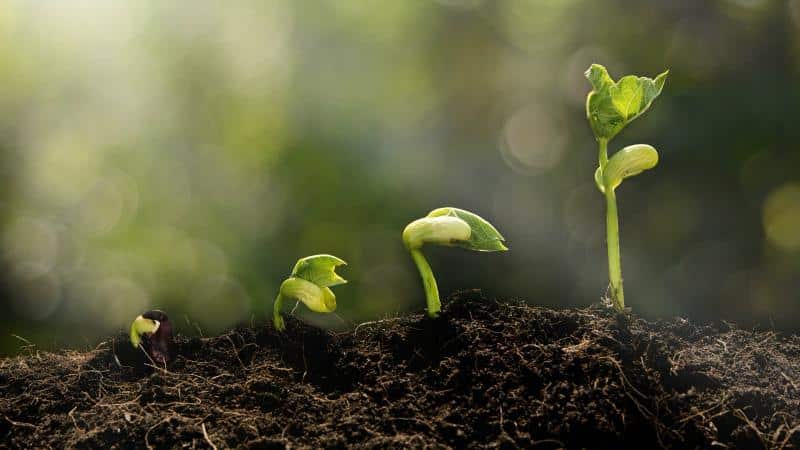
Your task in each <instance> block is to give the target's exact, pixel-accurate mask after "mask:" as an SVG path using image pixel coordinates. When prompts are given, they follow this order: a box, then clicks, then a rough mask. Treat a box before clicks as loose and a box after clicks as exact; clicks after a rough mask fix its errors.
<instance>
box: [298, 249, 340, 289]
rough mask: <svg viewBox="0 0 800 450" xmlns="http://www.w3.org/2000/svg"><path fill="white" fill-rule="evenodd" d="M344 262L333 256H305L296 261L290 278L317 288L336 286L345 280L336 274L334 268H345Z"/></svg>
mask: <svg viewBox="0 0 800 450" xmlns="http://www.w3.org/2000/svg"><path fill="white" fill-rule="evenodd" d="M346 265H347V263H346V262H344V260H342V259H340V258H337V257H335V256H333V255H314V256H307V257H305V258H302V259H300V260H299V261H297V264H295V266H294V270H292V276H293V277H296V278H301V279H303V280H306V281H310V282H311V283H314V284H316V285H317V286H319V287H328V286H338V285H340V284H345V283H347V280H345V279H344V278H342V277H340V276H339V275H338V274H337V273H336V268H337V267H339V266H346Z"/></svg>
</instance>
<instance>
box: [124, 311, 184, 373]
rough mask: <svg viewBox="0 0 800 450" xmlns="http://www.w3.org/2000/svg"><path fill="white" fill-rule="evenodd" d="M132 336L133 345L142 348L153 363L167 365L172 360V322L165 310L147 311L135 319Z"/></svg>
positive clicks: (132, 324) (132, 325)
mask: <svg viewBox="0 0 800 450" xmlns="http://www.w3.org/2000/svg"><path fill="white" fill-rule="evenodd" d="M130 338H131V345H133V347H134V348H141V349H142V350H143V351H144V352H145V353H146V354H147V356H148V357H149V358H150V359H151V360H152V362H153V363H155V364H157V365H160V366H165V365H166V364H168V363H169V362H170V361H172V358H173V354H174V352H173V346H174V342H173V337H172V324H171V323H170V321H169V317H167V315H166V313H164V312H163V311H159V310H153V311H147V312H146V313H144V314H142V315H140V316H139V317H137V318H136V319H134V321H133V323H131V334H130Z"/></svg>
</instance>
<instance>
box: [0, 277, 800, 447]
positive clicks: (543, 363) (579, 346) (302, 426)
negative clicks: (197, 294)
mask: <svg viewBox="0 0 800 450" xmlns="http://www.w3.org/2000/svg"><path fill="white" fill-rule="evenodd" d="M287 319H288V320H287V331H286V332H285V333H282V334H279V333H276V332H275V330H274V329H272V328H271V327H270V326H264V327H261V328H239V329H236V330H232V331H230V332H228V333H226V334H224V335H222V336H219V337H214V338H206V339H201V338H184V337H178V341H177V352H178V353H177V357H176V358H175V360H174V361H173V362H172V363H171V364H170V365H169V366H168V367H167V368H166V369H165V368H154V367H152V366H147V365H146V364H145V361H144V360H143V358H142V355H141V354H140V353H137V352H134V351H133V350H132V347H131V346H130V344H129V343H128V342H127V339H126V338H125V336H124V335H120V336H117V337H115V338H110V339H108V340H107V341H106V342H104V343H102V344H101V345H100V346H98V348H96V349H95V350H93V351H90V352H75V351H64V352H61V353H47V352H38V351H35V350H27V351H26V352H23V353H24V354H22V355H20V356H18V357H14V358H8V359H5V360H2V361H0V447H4V448H25V449H32V448H218V449H221V448H259V449H281V448H331V449H334V448H335V449H344V448H508V449H513V448H540V449H552V448H615V449H619V448H639V449H650V448H659V447H663V448H741V449H767V448H769V449H789V448H795V449H800V338H799V337H798V336H782V335H781V334H780V333H777V332H773V331H748V330H742V329H738V328H736V327H735V326H732V325H729V324H727V323H723V322H721V323H716V324H707V325H696V324H692V323H690V322H688V321H686V320H682V319H674V320H668V321H658V322H648V321H645V320H643V319H641V318H638V317H637V316H635V315H632V314H628V315H618V314H615V313H613V312H612V311H609V310H608V309H606V308H604V307H601V306H595V307H591V308H586V309H579V310H563V311H556V310H551V309H545V308H537V307H533V306H529V305H526V304H524V303H521V302H497V301H494V300H489V299H486V298H484V297H483V296H482V295H481V294H480V292H478V291H466V292H460V293H458V294H455V295H453V296H451V298H450V299H449V300H448V301H446V302H445V305H444V310H443V311H442V314H441V316H440V317H439V318H438V319H428V318H427V317H425V316H424V315H423V314H416V315H410V316H404V317H398V318H391V319H386V320H381V321H376V322H371V323H365V324H361V325H359V326H358V327H357V328H355V329H354V330H353V331H351V332H347V333H331V332H327V331H323V330H319V329H315V328H312V327H310V326H307V325H304V324H303V323H301V322H299V321H297V320H294V319H292V318H291V317H288V318H287Z"/></svg>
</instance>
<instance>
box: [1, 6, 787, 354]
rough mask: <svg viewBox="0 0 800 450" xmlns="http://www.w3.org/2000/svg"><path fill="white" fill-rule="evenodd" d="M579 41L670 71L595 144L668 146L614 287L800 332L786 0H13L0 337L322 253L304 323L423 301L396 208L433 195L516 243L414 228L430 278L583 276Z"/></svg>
mask: <svg viewBox="0 0 800 450" xmlns="http://www.w3.org/2000/svg"><path fill="white" fill-rule="evenodd" d="M598 17H603V20H597V18H598ZM593 62H600V63H603V64H604V65H605V66H606V67H608V68H609V70H610V71H611V73H612V74H623V73H650V74H655V73H658V72H660V71H661V70H663V69H664V68H666V67H669V68H670V79H669V90H668V91H667V92H666V93H665V94H663V95H662V96H661V98H659V100H658V101H659V103H660V104H659V107H658V108H656V109H654V110H653V111H650V112H648V120H647V121H636V122H633V123H632V124H630V125H629V126H628V129H627V130H626V133H625V134H624V135H623V136H621V137H618V138H617V139H616V140H615V145H616V146H619V147H617V148H620V147H623V146H625V145H628V144H633V143H636V142H639V141H641V140H642V138H643V137H645V136H646V138H647V142H649V143H651V144H653V145H654V146H655V147H656V148H658V149H659V152H660V154H661V161H660V163H659V170H658V171H653V173H652V174H651V175H650V176H648V177H641V178H633V179H629V180H627V181H626V184H627V183H635V184H637V185H638V187H637V188H635V189H623V190H621V192H619V196H620V202H621V203H622V204H624V205H625V207H624V208H625V209H624V211H625V212H624V214H623V217H622V222H621V228H622V231H621V233H622V237H623V241H622V246H623V249H622V254H623V255H624V259H625V261H624V265H625V274H626V276H627V282H626V287H627V291H628V292H627V294H628V295H627V297H628V299H627V302H628V304H629V305H630V306H632V307H633V308H634V309H635V311H637V312H638V313H641V314H645V315H650V316H655V315H673V314H681V315H687V316H692V317H695V318H698V319H701V320H702V319H707V318H725V319H730V320H739V321H742V322H745V323H750V322H751V321H757V322H760V323H762V324H766V325H769V324H770V323H771V322H770V321H771V320H772V321H774V323H775V325H776V326H779V327H790V328H798V325H797V324H798V323H799V321H800V303H799V302H798V301H797V294H796V293H797V292H798V291H800V290H798V287H800V286H798V283H800V276H798V275H799V274H800V245H798V244H797V242H798V238H797V235H796V233H797V232H796V230H800V213H798V210H800V200H798V198H800V196H798V194H797V192H798V187H797V186H798V183H799V181H798V180H799V179H800V151H798V149H797V148H796V146H797V145H798V144H797V143H798V142H800V127H797V126H796V124H795V122H796V117H797V110H798V107H799V106H800V84H799V83H798V82H797V80H798V79H800V78H799V77H800V73H799V71H798V62H800V1H798V0H788V1H784V0H777V1H766V0H747V1H744V0H717V1H706V2H698V1H696V0H660V1H655V0H654V1H647V2H642V1H634V0H598V1H594V2H585V1H577V0H560V1H551V0H496V1H488V0H438V1H434V0H413V1H387V2H374V1H373V2H369V1H366V2H365V1H356V0H313V1H312V0H296V1H295V0H293V1H289V0H280V1H279V0H271V1H250V2H235V3H231V2H211V1H197V2H192V3H191V4H188V3H186V2H157V1H153V0H136V1H134V0H120V1H114V2H107V1H100V0H78V1H48V2H36V1H28V0H7V1H5V2H3V5H2V6H1V7H0V175H2V180H3V181H2V184H0V224H1V225H0V230H1V231H0V252H1V253H2V267H3V271H2V275H0V282H1V283H2V288H1V291H2V299H1V300H0V308H1V309H2V315H1V317H2V318H0V349H2V351H4V352H13V351H16V349H17V348H19V346H20V345H22V344H23V342H21V341H19V340H17V339H16V338H14V337H11V334H15V335H19V336H21V337H23V338H25V339H27V340H30V341H32V342H34V343H36V344H37V345H39V346H40V347H42V348H48V349H49V348H54V347H60V346H62V345H66V344H70V345H93V343H94V342H96V339H97V338H98V337H99V336H102V335H105V334H108V333H110V332H113V331H115V330H118V329H123V328H125V327H126V326H127V325H128V324H129V323H130V321H131V320H132V319H133V318H134V317H136V316H137V315H138V314H140V313H141V312H142V311H145V310H147V309H152V308H155V307H157V308H159V309H164V310H167V311H168V312H169V314H170V317H172V318H173V322H175V324H176V326H178V327H179V328H181V329H182V331H183V332H187V333H199V332H202V333H215V332H217V331H220V330H222V329H224V328H225V327H229V326H231V325H233V324H235V323H237V322H243V321H244V322H249V321H250V320H254V321H257V322H264V321H265V320H266V319H267V313H268V311H269V308H270V304H271V302H272V299H273V296H274V293H275V292H276V291H277V289H278V286H279V283H280V282H281V281H283V280H284V279H285V278H286V277H287V276H288V275H289V274H288V273H287V267H290V265H291V263H292V262H293V261H296V260H297V259H298V257H300V256H302V255H307V254H315V253H320V252H325V253H332V254H336V255H338V256H341V257H342V258H344V259H345V260H347V261H348V262H349V263H350V269H349V272H348V279H349V280H350V283H349V284H347V285H345V286H341V287H340V288H338V291H337V297H338V299H339V302H338V303H339V309H338V310H337V314H338V316H334V315H330V314H326V315H322V316H320V315H309V316H308V320H311V321H315V323H318V324H320V325H325V326H335V327H341V326H347V324H350V323H354V322H358V321H363V320H369V319H374V318H377V317H381V316H384V315H387V314H394V313H396V312H403V311H407V310H414V309H419V308H420V305H421V304H422V303H421V296H422V292H421V291H420V290H419V280H418V278H417V274H416V273H415V268H414V266H413V263H412V262H411V261H410V260H409V258H408V256H407V253H406V251H405V249H404V248H403V245H402V244H401V242H400V239H399V234H400V232H401V230H402V229H403V227H404V226H405V225H406V224H407V223H408V221H409V220H411V219H412V218H414V217H418V216H419V212H420V211H426V210H430V209H432V208H433V207H435V206H437V205H440V204H457V205H460V206H463V207H464V208H466V209H469V210H473V211H480V212H481V214H482V215H484V216H485V217H487V218H490V220H491V221H492V223H493V224H495V225H496V226H497V227H498V228H499V229H501V230H503V234H504V236H505V237H506V238H507V239H508V241H509V246H511V247H512V248H513V250H514V251H513V252H508V253H503V254H496V255H491V256H487V257H476V256H475V255H474V254H472V253H470V252H466V251H464V252H461V251H446V250H445V251H437V250H436V249H433V248H432V249H430V251H429V252H428V256H429V257H430V258H431V259H432V260H433V261H432V264H433V265H434V266H435V267H436V268H437V278H438V281H439V283H440V288H441V291H442V292H443V293H447V292H449V291H452V290H453V289H457V288H468V287H482V288H485V289H487V291H488V293H489V294H492V295H498V296H501V297H523V298H526V299H529V300H530V301H533V302H536V303H539V304H545V305H552V306H574V305H586V304H588V303H590V302H594V301H597V300H598V299H599V298H600V296H601V295H602V294H603V291H604V289H605V286H606V284H607V281H606V279H605V276H606V272H605V268H604V267H602V266H598V261H603V260H604V252H605V250H604V242H603V239H604V237H603V226H602V220H603V219H602V218H603V213H602V208H603V205H602V202H598V201H597V193H596V192H594V190H595V189H596V188H595V186H594V185H593V184H594V183H593V181H592V180H591V174H592V173H593V171H594V170H595V168H596V157H597V154H596V150H595V148H594V147H593V145H592V144H593V139H592V136H591V130H589V129H588V127H586V125H585V102H584V100H585V96H586V91H587V85H586V81H585V79H584V77H583V73H584V71H585V69H586V67H588V66H589V65H590V64H591V63H593ZM287 264H288V265H289V266H287ZM300 309H302V308H300ZM75 330H80V332H79V334H78V335H76V333H75Z"/></svg>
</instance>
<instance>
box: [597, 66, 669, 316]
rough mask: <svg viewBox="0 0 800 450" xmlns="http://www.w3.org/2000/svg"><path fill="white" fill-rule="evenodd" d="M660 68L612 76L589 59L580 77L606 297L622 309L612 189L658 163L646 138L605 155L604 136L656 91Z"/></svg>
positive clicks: (634, 114)
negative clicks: (599, 212)
mask: <svg viewBox="0 0 800 450" xmlns="http://www.w3.org/2000/svg"><path fill="white" fill-rule="evenodd" d="M668 73H669V71H666V72H664V73H662V74H660V75H658V76H657V77H656V78H655V79H650V78H647V77H637V76H634V75H628V76H625V77H622V78H620V80H619V81H617V82H614V80H613V79H611V77H610V76H609V75H608V71H606V68H605V67H603V66H601V65H599V64H592V66H591V67H589V70H587V71H586V78H588V79H589V82H590V83H591V84H592V91H591V92H589V95H588V97H587V98H586V117H587V119H588V120H589V124H590V125H591V127H592V131H593V132H594V135H595V138H597V142H598V145H599V147H600V150H599V158H598V159H599V160H600V161H599V163H600V164H599V167H598V168H597V170H595V172H594V182H595V184H597V188H598V189H599V190H600V192H601V193H602V194H603V195H605V197H606V242H607V244H608V274H609V279H610V283H611V301H612V303H613V304H614V306H615V307H616V308H617V310H619V311H622V310H624V309H625V294H624V291H623V288H622V263H621V261H620V252H619V218H618V217H617V197H616V194H615V192H614V191H615V189H616V188H617V187H618V186H619V185H620V184H621V183H622V181H623V180H624V179H626V178H629V177H632V176H634V175H638V174H640V173H641V172H643V171H645V170H648V169H652V168H653V167H655V166H656V164H658V152H657V151H656V149H655V148H653V147H652V146H650V145H646V144H637V145H631V146H628V147H625V148H623V149H622V150H620V151H618V152H617V153H616V154H614V155H613V156H612V157H611V158H609V157H608V142H609V141H610V140H611V139H612V138H613V137H614V136H616V135H617V133H619V132H620V131H622V129H623V128H625V127H626V126H627V125H628V124H629V123H631V122H632V121H633V120H635V119H636V118H638V117H639V116H641V115H642V114H643V113H644V112H645V111H647V109H648V108H650V105H651V104H652V103H653V100H655V99H656V97H658V96H659V94H661V90H662V89H663V88H664V83H665V82H666V79H667V74H668Z"/></svg>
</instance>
